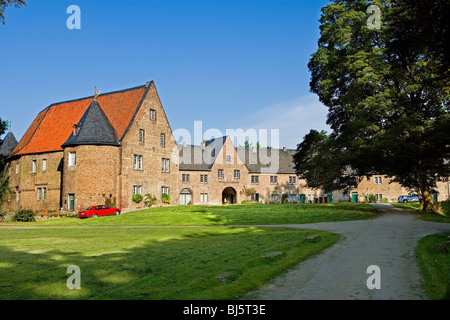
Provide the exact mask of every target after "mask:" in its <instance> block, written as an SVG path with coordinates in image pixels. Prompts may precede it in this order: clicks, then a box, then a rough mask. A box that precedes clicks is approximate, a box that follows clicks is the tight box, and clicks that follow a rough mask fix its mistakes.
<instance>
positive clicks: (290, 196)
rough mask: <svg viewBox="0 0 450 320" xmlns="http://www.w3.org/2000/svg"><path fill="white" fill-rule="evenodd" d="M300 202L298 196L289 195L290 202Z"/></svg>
mask: <svg viewBox="0 0 450 320" xmlns="http://www.w3.org/2000/svg"><path fill="white" fill-rule="evenodd" d="M295 201H298V195H297V194H289V202H295Z"/></svg>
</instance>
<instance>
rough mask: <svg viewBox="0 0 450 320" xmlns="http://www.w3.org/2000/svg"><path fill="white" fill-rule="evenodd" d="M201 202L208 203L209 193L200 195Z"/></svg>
mask: <svg viewBox="0 0 450 320" xmlns="http://www.w3.org/2000/svg"><path fill="white" fill-rule="evenodd" d="M200 202H203V203H204V202H208V194H207V193H200Z"/></svg>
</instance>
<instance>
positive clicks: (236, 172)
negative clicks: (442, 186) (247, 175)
mask: <svg viewBox="0 0 450 320" xmlns="http://www.w3.org/2000/svg"><path fill="white" fill-rule="evenodd" d="M234 178H235V179H240V178H241V170H234Z"/></svg>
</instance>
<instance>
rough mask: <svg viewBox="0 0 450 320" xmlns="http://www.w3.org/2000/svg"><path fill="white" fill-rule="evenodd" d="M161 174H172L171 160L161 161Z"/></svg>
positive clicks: (163, 159) (164, 159)
mask: <svg viewBox="0 0 450 320" xmlns="http://www.w3.org/2000/svg"><path fill="white" fill-rule="evenodd" d="M161 172H170V159H167V158H162V159H161Z"/></svg>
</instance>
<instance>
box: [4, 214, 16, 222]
mask: <svg viewBox="0 0 450 320" xmlns="http://www.w3.org/2000/svg"><path fill="white" fill-rule="evenodd" d="M5 221H6V222H14V221H16V213H15V212H9V213H7V214H5Z"/></svg>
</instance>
